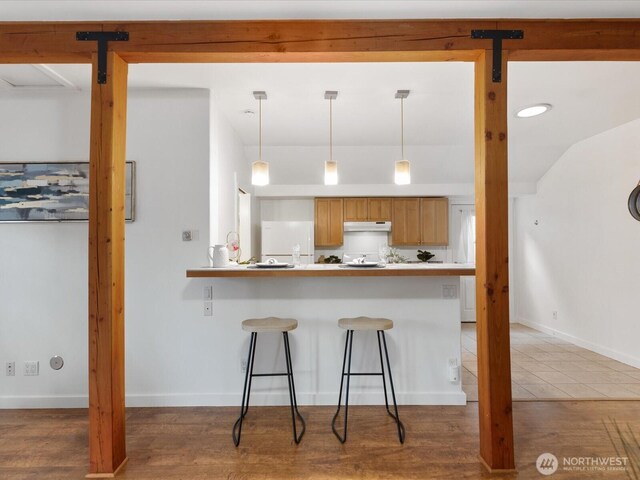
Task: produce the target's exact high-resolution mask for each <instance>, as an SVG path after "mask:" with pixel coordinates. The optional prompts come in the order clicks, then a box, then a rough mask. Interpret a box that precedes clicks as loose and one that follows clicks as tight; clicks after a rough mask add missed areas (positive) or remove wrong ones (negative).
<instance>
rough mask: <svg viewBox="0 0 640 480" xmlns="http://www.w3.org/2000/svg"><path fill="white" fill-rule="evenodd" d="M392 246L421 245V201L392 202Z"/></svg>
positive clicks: (411, 199)
mask: <svg viewBox="0 0 640 480" xmlns="http://www.w3.org/2000/svg"><path fill="white" fill-rule="evenodd" d="M392 210H393V211H392V218H393V219H392V225H391V244H392V245H420V199H419V198H394V199H393V200H392Z"/></svg>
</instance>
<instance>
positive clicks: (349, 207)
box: [344, 198, 369, 222]
mask: <svg viewBox="0 0 640 480" xmlns="http://www.w3.org/2000/svg"><path fill="white" fill-rule="evenodd" d="M367 200H368V199H366V198H345V199H344V221H345V222H366V221H367V220H368V219H369V205H368V201H367Z"/></svg>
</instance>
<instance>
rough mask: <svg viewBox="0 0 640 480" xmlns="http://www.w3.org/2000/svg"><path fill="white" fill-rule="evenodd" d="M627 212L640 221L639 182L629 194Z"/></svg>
mask: <svg viewBox="0 0 640 480" xmlns="http://www.w3.org/2000/svg"><path fill="white" fill-rule="evenodd" d="M629 213H631V216H632V217H633V218H635V219H636V220H638V221H639V222H640V183H638V186H637V187H636V188H634V189H633V191H632V192H631V195H629Z"/></svg>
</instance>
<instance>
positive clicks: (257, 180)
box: [251, 92, 269, 186]
mask: <svg viewBox="0 0 640 480" xmlns="http://www.w3.org/2000/svg"><path fill="white" fill-rule="evenodd" d="M253 96H254V98H255V99H256V100H258V103H259V105H260V107H259V121H258V160H256V161H255V162H253V163H252V164H251V184H252V185H257V186H264V185H269V164H268V163H267V162H265V161H263V160H262V100H266V99H267V94H266V93H265V92H253Z"/></svg>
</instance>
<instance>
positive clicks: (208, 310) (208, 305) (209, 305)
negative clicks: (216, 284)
mask: <svg viewBox="0 0 640 480" xmlns="http://www.w3.org/2000/svg"><path fill="white" fill-rule="evenodd" d="M204 316H205V317H213V302H204Z"/></svg>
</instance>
